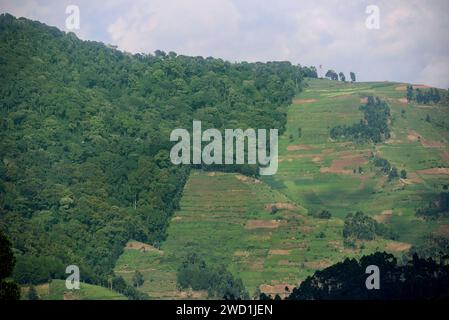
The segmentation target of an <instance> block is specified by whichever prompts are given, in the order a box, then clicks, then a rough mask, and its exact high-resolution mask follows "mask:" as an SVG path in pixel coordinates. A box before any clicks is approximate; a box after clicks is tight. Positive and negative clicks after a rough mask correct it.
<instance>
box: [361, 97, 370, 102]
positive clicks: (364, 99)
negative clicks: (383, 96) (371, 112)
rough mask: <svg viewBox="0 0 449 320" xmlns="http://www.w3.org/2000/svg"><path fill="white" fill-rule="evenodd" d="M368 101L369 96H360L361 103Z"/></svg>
mask: <svg viewBox="0 0 449 320" xmlns="http://www.w3.org/2000/svg"><path fill="white" fill-rule="evenodd" d="M367 102H368V98H367V97H365V98H360V103H367Z"/></svg>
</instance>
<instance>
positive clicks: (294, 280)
mask: <svg viewBox="0 0 449 320" xmlns="http://www.w3.org/2000/svg"><path fill="white" fill-rule="evenodd" d="M403 86H404V85H403V84H398V83H389V82H378V83H376V82H372V83H341V82H333V81H328V80H309V86H308V87H307V88H306V89H305V90H304V92H303V93H301V95H300V96H298V97H296V99H295V100H294V102H293V104H292V105H291V106H290V107H289V109H288V124H287V130H286V132H285V134H284V135H283V136H282V137H280V141H279V170H278V172H277V174H276V175H274V176H264V177H263V178H262V180H255V179H252V178H248V177H245V176H242V175H239V174H232V173H211V172H209V173H205V172H201V171H194V172H192V174H191V176H190V178H189V180H188V182H187V184H186V186H185V189H184V194H183V198H182V200H181V209H180V210H179V211H178V212H177V213H176V214H175V215H174V217H173V218H172V220H171V223H170V226H169V229H168V238H167V240H166V241H165V242H164V243H162V245H161V247H160V249H156V248H153V247H149V246H147V245H144V244H139V243H137V244H136V243H132V244H128V246H127V248H126V249H125V252H124V254H123V255H122V256H121V257H120V259H119V261H118V263H117V265H116V269H115V272H116V273H117V274H120V275H122V276H123V277H124V278H125V280H127V281H129V282H131V281H132V276H133V274H134V272H135V271H136V270H138V271H140V272H141V273H142V274H143V276H144V279H145V282H144V284H143V285H142V286H141V287H140V290H142V291H144V292H146V293H148V294H149V296H150V297H152V298H159V299H180V298H183V299H198V298H207V292H194V291H191V290H190V291H181V290H178V288H177V286H176V274H177V270H178V268H179V266H180V264H181V262H182V260H183V258H184V257H185V256H186V255H187V254H188V253H190V252H196V253H197V254H199V255H200V256H201V257H202V258H203V259H204V260H205V261H206V262H207V263H208V264H209V263H210V264H223V265H225V266H226V267H227V269H228V270H230V271H231V272H232V273H233V274H234V275H235V276H237V277H240V278H242V280H243V282H244V284H245V286H246V288H247V290H248V292H249V294H250V295H251V296H253V295H255V294H257V293H258V292H265V293H268V294H272V295H275V294H279V295H281V296H283V295H285V294H287V292H286V287H287V288H290V289H291V287H292V286H296V285H297V284H298V283H299V282H301V281H302V280H303V279H305V278H306V277H307V276H308V275H311V274H313V272H314V271H315V270H317V269H322V268H325V267H327V266H329V265H331V264H333V263H336V262H338V261H341V260H343V259H344V258H346V257H359V256H361V255H363V254H369V253H372V252H374V251H379V250H380V251H383V250H385V251H389V252H392V253H395V254H397V255H401V254H402V253H403V252H405V251H406V250H408V249H409V248H410V246H411V245H413V244H417V243H419V242H420V240H421V239H422V237H423V236H424V235H426V234H429V233H431V232H440V233H441V232H443V233H444V231H445V230H446V229H444V228H445V225H446V223H447V221H438V222H437V221H431V222H429V221H424V220H422V219H420V218H417V217H416V216H415V209H416V208H417V207H420V206H422V205H423V204H425V203H426V202H428V201H429V200H430V199H431V198H432V197H433V196H434V195H435V194H436V193H438V192H439V191H440V190H441V186H442V184H443V183H447V182H448V181H449V175H448V172H447V171H446V170H447V168H448V167H449V154H448V152H449V148H448V146H449V135H448V131H447V130H446V129H444V128H441V127H438V126H435V125H432V123H429V122H427V121H425V119H426V115H427V114H428V113H429V110H428V109H429V108H427V107H429V106H426V108H425V107H423V106H420V105H416V104H414V103H411V104H407V103H404V98H405V91H404V90H403ZM369 95H374V96H379V97H380V98H382V99H384V100H386V101H388V103H389V105H390V108H391V113H392V114H391V124H390V125H391V129H392V137H391V138H390V139H389V140H387V141H385V142H383V143H380V144H377V145H373V144H362V145H360V144H355V143H353V142H348V141H333V140H331V139H330V137H329V130H330V129H331V128H332V127H334V126H336V125H350V124H352V123H356V122H358V121H360V119H361V118H362V116H363V115H362V113H361V111H360V110H359V106H360V105H361V104H362V103H363V102H364V101H365V100H366V97H367V96H369ZM431 107H432V112H431V115H432V117H435V118H436V119H437V118H438V119H447V118H448V115H449V108H446V107H442V106H438V107H437V106H431ZM373 154H377V155H379V156H381V157H383V158H386V159H387V160H389V161H390V163H391V164H392V165H393V166H396V167H397V168H398V169H399V170H401V169H405V170H407V172H408V177H407V179H397V180H395V181H392V182H389V181H387V177H386V176H385V175H383V174H381V173H380V172H379V169H378V168H376V167H374V165H373V163H372V159H371V156H372V155H373ZM311 210H318V211H321V210H329V211H330V212H331V213H332V218H331V219H329V220H325V219H317V218H313V217H311V216H310V215H308V214H307V213H308V211H311ZM357 210H362V211H364V212H365V213H366V214H368V215H370V216H372V217H373V218H374V219H376V220H377V221H378V222H381V223H385V224H387V225H388V226H390V227H391V229H392V230H393V231H395V232H396V233H397V235H398V237H399V238H398V239H397V241H391V240H386V239H383V238H377V239H375V240H373V241H365V242H363V244H362V245H360V246H358V248H357V249H349V248H347V247H345V246H344V245H343V237H342V230H343V225H344V221H343V220H344V217H345V216H346V214H347V213H349V212H355V211H357ZM442 228H443V229H442ZM446 231H447V230H446Z"/></svg>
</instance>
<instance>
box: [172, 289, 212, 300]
mask: <svg viewBox="0 0 449 320" xmlns="http://www.w3.org/2000/svg"><path fill="white" fill-rule="evenodd" d="M169 296H172V297H173V296H175V297H179V298H181V299H205V298H207V296H208V294H207V291H193V290H189V291H175V292H173V293H170V295H169Z"/></svg>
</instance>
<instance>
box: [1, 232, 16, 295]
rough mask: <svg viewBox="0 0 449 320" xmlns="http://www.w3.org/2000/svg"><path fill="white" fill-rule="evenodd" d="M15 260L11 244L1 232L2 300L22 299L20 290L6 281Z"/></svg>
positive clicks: (14, 284) (12, 283)
mask: <svg viewBox="0 0 449 320" xmlns="http://www.w3.org/2000/svg"><path fill="white" fill-rule="evenodd" d="M14 264H15V258H14V254H13V252H12V248H11V242H10V241H9V239H8V238H7V237H6V236H5V235H4V234H3V231H1V230H0V300H18V299H20V288H19V286H18V285H17V284H16V283H14V282H12V281H8V280H6V279H7V278H8V277H9V276H10V275H11V272H12V270H13V268H14Z"/></svg>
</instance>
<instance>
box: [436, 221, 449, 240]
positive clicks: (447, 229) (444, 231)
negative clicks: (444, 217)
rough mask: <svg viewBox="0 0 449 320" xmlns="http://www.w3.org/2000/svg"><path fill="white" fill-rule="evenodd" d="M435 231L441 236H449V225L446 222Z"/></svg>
mask: <svg viewBox="0 0 449 320" xmlns="http://www.w3.org/2000/svg"><path fill="white" fill-rule="evenodd" d="M435 233H436V234H437V235H439V236H443V237H446V238H449V225H448V224H444V225H442V226H440V227H439V228H438V230H437V231H436V232H435Z"/></svg>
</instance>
